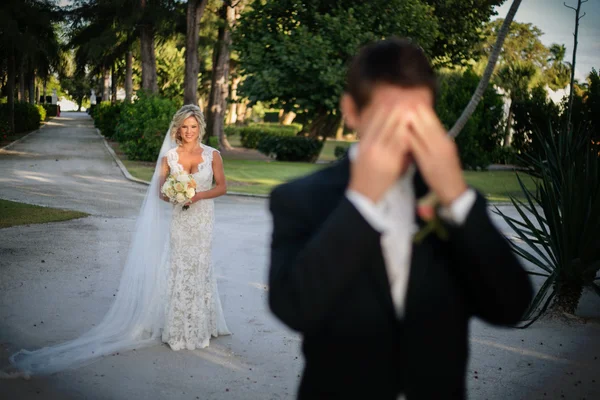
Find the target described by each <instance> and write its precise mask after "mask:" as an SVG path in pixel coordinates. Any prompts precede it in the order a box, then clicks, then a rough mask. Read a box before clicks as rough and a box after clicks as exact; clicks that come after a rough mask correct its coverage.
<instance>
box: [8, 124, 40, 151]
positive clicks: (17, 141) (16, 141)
mask: <svg viewBox="0 0 600 400" xmlns="http://www.w3.org/2000/svg"><path fill="white" fill-rule="evenodd" d="M45 126H46V124H44V125H42V126H40V127H39V128H37V129H36V130H35V131H31V132H29V133H28V134H27V135H25V136H23V137H20V138H18V139H17V140H15V141H13V142H10V143H9V144H7V145H6V146H4V147H2V148H0V151H2V150H8V149H10V148H11V147H13V146H14V145H16V144H18V143H20V142H21V141H23V140H25V139H26V138H28V137H29V136H30V135H33V134H34V133H37V132H39V131H40V130H42V128H44V127H45Z"/></svg>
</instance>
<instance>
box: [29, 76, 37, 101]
mask: <svg viewBox="0 0 600 400" xmlns="http://www.w3.org/2000/svg"><path fill="white" fill-rule="evenodd" d="M35 102H36V96H35V71H31V73H30V74H29V103H30V104H32V105H35Z"/></svg>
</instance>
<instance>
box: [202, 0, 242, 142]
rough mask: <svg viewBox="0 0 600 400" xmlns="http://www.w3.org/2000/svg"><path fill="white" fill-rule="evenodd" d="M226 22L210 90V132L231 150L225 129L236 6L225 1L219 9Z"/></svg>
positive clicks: (218, 45) (220, 29) (218, 47)
mask: <svg viewBox="0 0 600 400" xmlns="http://www.w3.org/2000/svg"><path fill="white" fill-rule="evenodd" d="M219 15H220V17H221V18H222V19H223V20H224V21H223V22H224V24H223V25H222V26H221V27H220V28H219V40H218V41H217V44H216V51H215V54H216V56H215V61H216V62H215V63H214V64H213V65H214V68H213V77H212V82H211V90H210V102H209V120H208V129H207V130H208V133H209V134H210V135H211V136H216V137H217V138H219V149H221V150H229V149H231V148H232V147H231V145H230V144H229V141H228V140H227V136H226V135H225V130H224V122H225V109H226V107H227V97H228V94H229V46H230V45H231V29H230V27H231V25H233V23H234V22H235V8H232V7H229V6H228V5H227V3H224V4H223V6H222V7H221V9H220V10H219Z"/></svg>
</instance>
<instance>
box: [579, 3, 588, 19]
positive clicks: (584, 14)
mask: <svg viewBox="0 0 600 400" xmlns="http://www.w3.org/2000/svg"><path fill="white" fill-rule="evenodd" d="M582 4H583V2H582ZM586 14H587V13H583V15H582V16H581V17H579V19H581V18H583V17H585V16H586Z"/></svg>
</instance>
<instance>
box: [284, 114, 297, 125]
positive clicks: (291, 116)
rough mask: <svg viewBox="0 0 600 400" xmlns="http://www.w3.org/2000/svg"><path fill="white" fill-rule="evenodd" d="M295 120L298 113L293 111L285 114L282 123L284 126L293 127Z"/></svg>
mask: <svg viewBox="0 0 600 400" xmlns="http://www.w3.org/2000/svg"><path fill="white" fill-rule="evenodd" d="M294 118H296V113H295V112H293V111H290V112H287V113H285V114H283V118H282V119H281V123H282V124H283V125H291V124H292V122H294Z"/></svg>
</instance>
